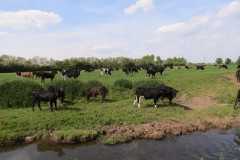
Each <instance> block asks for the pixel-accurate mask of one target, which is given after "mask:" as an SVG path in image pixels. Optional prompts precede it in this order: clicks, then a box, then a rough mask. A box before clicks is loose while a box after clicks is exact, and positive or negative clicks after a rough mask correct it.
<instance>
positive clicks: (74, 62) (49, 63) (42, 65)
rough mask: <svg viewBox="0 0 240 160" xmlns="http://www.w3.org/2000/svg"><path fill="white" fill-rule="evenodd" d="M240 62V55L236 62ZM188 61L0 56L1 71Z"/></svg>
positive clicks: (182, 61) (183, 61)
mask: <svg viewBox="0 0 240 160" xmlns="http://www.w3.org/2000/svg"><path fill="white" fill-rule="evenodd" d="M231 62H232V60H231V59H230V58H227V59H226V60H225V63H226V64H230V63H231ZM216 63H217V64H221V63H223V60H222V58H217V59H216ZM236 63H237V64H240V56H239V57H238V60H237V62H236ZM187 64H188V62H187V60H186V59H185V58H184V57H173V58H167V59H166V60H163V59H162V58H161V57H160V56H155V55H153V54H149V55H145V56H143V57H142V58H138V59H132V58H127V57H116V58H111V57H110V58H101V59H99V58H96V57H88V58H84V57H78V58H70V59H65V60H61V61H59V60H54V59H52V58H50V59H48V58H46V57H38V56H35V57H33V58H30V59H25V58H22V57H15V56H10V55H2V56H0V72H16V71H34V70H53V69H54V70H62V69H70V68H72V69H81V70H83V69H85V68H94V69H97V68H101V67H108V68H113V69H119V68H126V67H140V68H145V67H152V66H155V65H158V66H159V65H165V66H184V65H187Z"/></svg>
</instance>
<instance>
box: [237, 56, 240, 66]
mask: <svg viewBox="0 0 240 160" xmlns="http://www.w3.org/2000/svg"><path fill="white" fill-rule="evenodd" d="M236 63H237V64H240V56H239V57H238V59H237V61H236Z"/></svg>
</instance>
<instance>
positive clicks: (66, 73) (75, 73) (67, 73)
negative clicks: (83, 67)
mask: <svg viewBox="0 0 240 160" xmlns="http://www.w3.org/2000/svg"><path fill="white" fill-rule="evenodd" d="M61 72H62V79H63V80H65V79H66V76H67V77H68V78H72V77H73V78H74V79H76V78H77V77H78V76H79V75H80V70H79V69H66V70H62V71H61Z"/></svg>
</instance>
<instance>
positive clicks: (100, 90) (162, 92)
mask: <svg viewBox="0 0 240 160" xmlns="http://www.w3.org/2000/svg"><path fill="white" fill-rule="evenodd" d="M170 68H171V69H172V67H170ZM190 68H193V67H188V66H185V69H190ZM219 68H225V69H228V67H227V65H225V64H223V65H219ZM237 68H238V70H237V71H236V78H237V82H238V83H239V82H240V65H238V67H237ZM144 69H145V70H146V76H147V77H150V75H151V76H152V78H154V77H155V74H156V73H157V72H159V73H160V75H162V74H163V72H164V70H165V67H162V66H158V67H151V68H144ZM177 69H179V68H177ZM196 69H197V70H204V69H205V66H204V65H198V66H196ZM138 70H140V68H136V67H127V68H124V69H122V71H123V72H125V73H126V75H130V74H132V73H138ZM92 71H94V69H86V70H85V72H92ZM111 71H112V69H109V68H101V75H102V76H103V75H106V74H109V75H112V74H111ZM61 73H62V79H63V80H65V79H66V77H68V78H77V77H78V76H80V70H78V69H64V70H62V71H61ZM56 74H57V71H51V72H45V71H34V72H16V75H17V76H20V77H27V78H33V76H35V77H36V78H41V82H45V79H46V78H50V79H51V81H52V80H53V79H54V77H55V75H56ZM107 92H108V90H107V88H106V87H105V86H103V85H97V86H94V87H92V88H89V90H88V91H87V93H86V98H87V101H89V100H90V98H91V97H93V98H94V100H95V99H96V97H97V96H98V95H99V96H100V100H101V102H103V101H104V100H105V96H106V94H107ZM177 92H178V91H177V90H176V89H174V88H172V87H169V86H165V85H160V86H157V87H153V88H144V87H138V88H136V91H135V99H134V104H133V105H134V106H135V104H136V102H137V103H138V108H140V100H141V98H144V99H153V102H154V105H155V107H157V104H156V103H157V101H158V99H159V98H161V99H164V98H167V99H168V100H169V105H170V106H171V105H172V100H173V98H175V97H176V95H177ZM32 95H33V105H32V110H33V111H34V106H35V103H36V102H37V103H38V107H39V109H40V110H41V107H40V101H46V102H48V103H49V105H50V107H51V111H53V104H54V105H55V108H56V109H57V104H56V103H57V102H59V103H60V104H61V105H62V102H63V100H64V98H65V93H64V90H63V89H61V88H55V87H54V86H51V87H49V88H48V90H40V89H33V91H32ZM239 102H240V89H239V91H238V93H237V98H236V100H235V104H234V108H235V107H236V106H237V104H238V103H239Z"/></svg>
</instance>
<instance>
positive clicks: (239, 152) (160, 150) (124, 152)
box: [0, 129, 240, 160]
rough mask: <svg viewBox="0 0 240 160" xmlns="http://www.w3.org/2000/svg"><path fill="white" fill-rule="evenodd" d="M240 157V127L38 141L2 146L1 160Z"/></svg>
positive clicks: (237, 159)
mask: <svg viewBox="0 0 240 160" xmlns="http://www.w3.org/2000/svg"><path fill="white" fill-rule="evenodd" d="M59 159H60V160H85V159H86V160H95V159H97V160H108V159H109V160H115V159H116V160H121V159H123V160H192V159H193V160H194V159H196V160H209V159H216V160H223V159H224V160H229V159H230V160H240V129H229V130H211V131H208V132H196V133H192V134H189V135H184V136H179V137H168V138H165V139H164V140H161V141H157V140H134V141H132V142H130V143H124V144H119V145H114V146H105V145H103V144H102V142H95V143H90V144H85V145H56V144H46V143H40V142H39V143H34V144H29V145H25V146H15V147H2V148H0V160H59Z"/></svg>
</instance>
